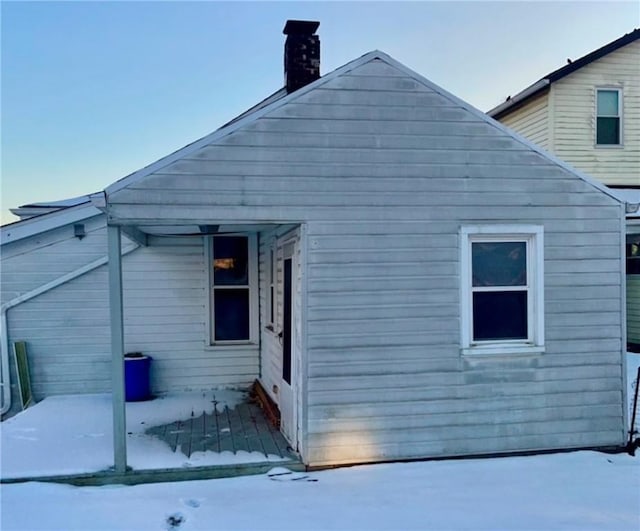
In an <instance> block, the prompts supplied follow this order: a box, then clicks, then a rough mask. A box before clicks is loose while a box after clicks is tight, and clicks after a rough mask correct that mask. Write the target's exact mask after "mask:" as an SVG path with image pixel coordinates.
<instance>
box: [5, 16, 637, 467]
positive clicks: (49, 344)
mask: <svg viewBox="0 0 640 531" xmlns="http://www.w3.org/2000/svg"><path fill="white" fill-rule="evenodd" d="M289 30H291V31H289V33H295V32H296V31H297V28H296V25H295V24H293V25H290V26H289ZM303 30H304V31H307V30H309V28H307V27H303ZM314 31H315V27H312V28H311V29H310V31H307V33H306V34H303V35H294V37H295V38H296V39H300V40H302V41H304V39H311V41H314V39H315V40H317V37H316V36H315V35H312V33H313V32H314ZM289 38H290V39H291V38H292V37H291V35H290V36H289ZM294 44H295V43H294ZM316 44H317V43H316ZM287 49H288V50H289V52H291V50H292V49H293V52H291V53H295V46H294V45H291V46H288V48H287ZM311 59H312V61H311V63H310V64H307V65H303V66H302V67H301V69H300V70H301V71H303V72H308V71H311V72H312V74H311V75H310V77H309V79H306V81H305V82H304V83H300V84H301V85H303V86H301V87H300V88H298V87H297V86H295V84H294V86H291V87H289V89H288V90H287V89H283V90H281V91H278V92H277V93H275V94H274V95H273V96H271V97H270V98H268V99H267V100H265V101H264V102H263V103H261V104H259V105H257V106H256V107H254V108H253V109H251V110H249V111H247V112H246V113H244V114H243V115H241V116H240V117H238V118H237V119H236V120H234V121H233V122H231V123H229V124H227V125H226V126H224V127H222V128H221V129H219V130H217V131H216V132H214V133H212V134H211V135H209V136H207V137H205V138H202V139H200V140H199V141H197V142H195V143H193V144H191V145H189V146H187V147H185V148H183V149H181V150H179V151H177V152H175V153H173V154H171V155H169V156H167V157H166V158H164V159H161V160H159V161H157V162H156V163H154V164H152V165H150V166H148V167H147V168H144V169H142V170H140V171H138V172H136V173H134V174H132V175H130V176H128V177H125V178H124V179H122V180H120V181H118V182H116V183H114V184H113V185H111V186H109V187H108V188H107V189H106V190H105V191H104V193H100V194H96V195H94V196H92V204H93V206H89V205H85V207H86V208H92V209H94V210H93V212H95V213H96V214H97V216H96V217H94V218H90V219H89V220H88V221H86V223H85V229H86V232H87V236H86V237H84V238H83V239H79V238H78V237H75V236H73V234H72V231H71V230H70V226H67V228H66V229H64V227H60V228H59V229H56V230H58V231H60V235H59V236H57V234H58V233H57V232H56V230H54V231H49V232H45V233H41V234H36V235H33V236H30V237H28V238H26V239H23V240H21V241H15V242H11V240H10V238H9V240H7V243H5V244H4V245H3V286H6V287H7V288H6V289H11V290H12V293H11V295H10V297H14V298H15V297H17V296H18V295H19V294H20V293H22V292H23V291H26V290H30V289H33V284H31V283H29V282H30V281H31V279H35V278H36V277H37V278H38V282H40V283H44V282H47V281H49V280H50V278H49V277H50V276H51V277H53V276H55V275H63V274H64V273H65V271H66V269H64V267H63V265H60V268H59V269H58V270H56V271H55V274H54V272H53V271H52V272H51V275H49V269H50V267H49V266H47V267H42V264H43V263H45V264H49V263H50V262H49V260H51V263H53V262H56V261H59V252H58V251H57V250H56V249H57V247H56V245H68V246H69V249H71V248H73V249H75V250H76V251H74V253H77V255H78V260H77V261H74V262H73V267H81V263H84V264H87V263H90V262H93V263H94V264H97V265H96V267H95V268H94V269H91V270H88V271H87V272H86V273H84V274H82V275H80V276H78V277H76V278H72V279H70V280H69V281H68V282H66V283H63V284H61V285H59V286H57V287H55V288H53V289H51V290H49V291H47V292H46V293H43V294H42V295H40V296H37V297H35V298H32V299H30V300H28V301H26V302H24V303H23V304H20V305H18V306H16V307H14V308H12V309H10V310H9V311H8V332H9V339H25V340H27V341H29V343H30V345H31V353H32V354H33V361H34V368H33V373H34V374H33V382H34V384H33V385H34V391H35V393H36V395H38V396H39V397H42V396H45V395H47V394H53V393H65V392H79V391H83V392H94V391H101V390H105V389H109V388H111V386H112V381H113V385H114V389H115V391H116V392H114V400H115V401H116V410H118V407H121V406H122V407H123V403H122V400H123V399H122V396H121V395H122V393H121V392H119V389H121V378H122V375H121V371H120V373H118V371H117V370H116V371H115V373H114V375H113V376H112V375H111V373H110V371H111V365H112V356H113V357H114V359H115V360H116V362H117V361H118V360H119V359H120V356H121V355H122V350H123V349H124V351H125V352H126V351H142V352H144V353H147V354H150V355H152V356H153V358H154V372H153V375H152V379H153V382H152V385H153V390H154V391H155V392H157V393H162V392H168V391H178V390H183V389H210V388H216V387H225V386H226V387H243V386H248V385H249V384H250V383H251V382H252V381H253V380H254V379H259V381H260V382H261V384H262V386H263V387H264V389H265V390H266V391H267V392H268V393H269V395H270V397H271V398H272V399H273V401H274V402H275V403H276V404H277V405H278V407H279V409H280V413H281V416H282V427H281V429H282V431H283V433H284V435H285V436H286V437H287V439H288V440H289V442H290V443H291V445H292V447H293V448H294V449H296V450H297V451H298V452H299V453H300V456H301V459H302V460H303V462H304V463H305V464H307V465H309V466H325V465H338V464H347V463H359V462H375V461H385V460H395V459H410V458H423V457H440V456H460V455H479V454H487V453H502V452H519V451H540V450H550V449H561V448H562V449H564V448H584V447H601V446H623V445H624V444H625V430H626V428H625V411H624V407H625V406H624V400H623V394H624V382H623V380H624V377H623V364H624V357H623V348H624V346H623V338H624V335H625V330H624V326H625V325H624V323H625V320H624V303H625V301H624V292H623V286H624V259H623V253H622V249H623V247H624V232H623V228H624V216H625V206H624V204H622V203H621V202H619V201H618V200H617V199H615V198H614V197H613V196H612V195H611V193H610V192H609V191H608V190H607V189H606V188H605V187H604V186H602V185H599V184H598V183H596V182H595V181H593V180H591V179H589V178H588V177H585V176H583V175H581V174H579V173H577V172H576V171H575V170H573V169H571V168H569V167H568V166H566V165H564V164H563V163H562V162H560V161H558V160H556V159H553V158H550V156H549V155H547V154H545V153H544V152H542V151H541V150H540V149H539V148H537V147H535V146H534V145H532V144H530V143H529V142H527V141H525V140H523V139H522V138H521V137H519V136H517V135H515V134H514V133H513V132H511V131H510V130H508V129H507V128H505V127H504V126H502V125H500V124H499V123H497V122H495V121H494V120H492V119H491V118H489V117H487V116H485V115H484V114H483V113H482V112H480V111H478V110H476V109H474V108H472V107H471V106H469V105H468V104H466V103H464V102H462V101H461V100H459V99H458V98H456V97H455V96H452V95H451V94H449V93H447V92H446V91H444V90H443V89H441V88H439V87H438V86H436V85H434V84H433V83H431V82H430V81H428V80H427V79H425V78H423V77H422V76H420V75H418V74H416V73H415V72H413V71H411V70H410V69H408V68H407V67H405V66H403V65H402V64H400V63H399V62H397V61H396V60H394V59H392V58H391V57H389V56H388V55H386V54H384V53H382V52H378V51H374V52H371V53H368V54H366V55H364V56H362V57H360V58H359V59H356V60H354V61H352V62H350V63H348V64H346V65H344V66H342V67H341V68H339V69H337V70H335V71H334V72H332V73H330V74H328V75H325V76H323V77H318V71H317V68H318V67H317V62H316V61H314V60H313V59H314V56H313V54H312V56H311ZM288 64H289V65H292V64H293V65H295V64H296V63H295V61H293V62H291V61H290V62H289V63H288ZM296 72H298V69H297V68H294V67H293V66H289V69H288V71H287V76H288V77H289V78H290V79H291V78H292V77H293V76H294V74H295V73H296ZM305 83H306V84H305ZM296 89H297V90H296ZM73 208H78V207H77V206H76V207H70V208H69V209H66V210H63V211H61V212H65V211H67V212H68V211H70V210H72V209H73ZM101 212H104V213H103V214H102V213H101ZM55 215H61V214H60V213H58V214H56V213H55V212H54V213H51V214H47V215H46V216H55ZM34 219H36V220H37V219H38V218H34ZM25 223H27V224H28V223H34V220H26V221H24V222H20V223H18V224H17V227H14V229H12V230H14V231H15V230H16V228H19V227H20V226H21V225H23V224H25ZM107 225H108V226H107ZM10 227H11V226H10ZM3 230H7V228H5V229H3ZM63 230H66V231H67V232H66V233H65V234H62V231H63ZM47 238H51V241H52V245H50V246H48V247H47V248H46V249H45V248H44V247H42V248H39V247H38V243H37V242H44V241H45V239H47ZM56 238H57V239H56ZM54 240H55V242H57V243H55V242H54ZM121 240H122V242H121ZM47 241H49V240H47ZM5 249H6V250H7V251H6V254H5ZM47 249H48V250H47ZM120 250H121V251H120ZM65 252H66V251H65ZM69 252H71V251H69ZM33 253H40V254H41V256H42V258H38V260H35V259H33V260H32V259H31V258H29V257H30V256H32V255H33V256H35V254H33ZM83 255H84V256H86V258H85V259H84V260H81V259H80V256H83ZM107 255H108V260H109V264H110V266H109V267H110V273H111V274H110V275H108V272H107V266H106V265H104V262H100V263H98V262H96V261H97V260H98V261H99V260H104V259H105V257H106V256H107ZM121 255H122V258H121V260H120V256H121ZM71 256H73V257H75V256H76V255H75V254H72V255H71ZM30 260H32V261H30ZM74 260H75V258H74ZM69 261H71V260H65V264H64V266H65V267H67V266H68V267H72V264H71V263H66V262H69ZM120 261H121V267H122V281H120V275H119V268H120ZM5 263H7V264H9V266H8V267H5ZM21 263H25V264H27V263H30V264H39V267H36V266H35V265H30V266H29V267H26V266H24V267H22V266H20V265H19V264H21ZM56 263H57V262H56ZM51 268H53V266H51ZM108 278H109V279H110V284H109V282H108ZM27 279H30V280H29V281H27ZM34 283H35V282H34ZM3 289H5V288H4V287H3ZM120 294H122V297H123V312H122V316H121V315H120V312H119V307H120V306H119V300H120ZM109 297H111V305H110V304H109ZM3 302H4V299H3ZM109 316H110V319H109ZM109 321H110V322H111V325H110V326H109ZM121 324H122V326H121ZM121 337H123V340H121ZM122 341H123V343H124V347H123V346H122ZM62 343H63V344H64V348H63V347H62V346H61V344H62ZM61 364H67V366H68V367H76V369H74V370H72V371H71V373H69V372H68V371H66V370H62V369H61ZM116 367H117V363H116ZM3 374H4V373H3ZM76 377H77V378H76ZM115 418H116V434H117V426H118V423H120V426H121V427H122V424H121V419H119V418H118V415H117V414H116V415H115ZM116 436H117V435H116ZM116 452H117V449H116ZM122 464H123V463H122V462H121V463H120V466H122ZM116 466H118V462H117V459H116Z"/></svg>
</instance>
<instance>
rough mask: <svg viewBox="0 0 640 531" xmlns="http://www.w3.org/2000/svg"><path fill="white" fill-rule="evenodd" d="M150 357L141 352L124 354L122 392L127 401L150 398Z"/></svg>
mask: <svg viewBox="0 0 640 531" xmlns="http://www.w3.org/2000/svg"><path fill="white" fill-rule="evenodd" d="M151 359H152V358H151V356H145V355H144V354H142V353H141V352H131V353H129V354H125V355H124V390H125V393H124V394H125V400H126V401H127V402H140V401H142V400H149V399H150V398H151V386H150V378H149V374H150V372H151Z"/></svg>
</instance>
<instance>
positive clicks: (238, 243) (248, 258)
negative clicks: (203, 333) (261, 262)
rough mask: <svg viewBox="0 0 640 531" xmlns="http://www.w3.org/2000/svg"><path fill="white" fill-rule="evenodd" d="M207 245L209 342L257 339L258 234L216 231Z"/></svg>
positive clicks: (244, 341)
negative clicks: (219, 232) (221, 233)
mask: <svg viewBox="0 0 640 531" xmlns="http://www.w3.org/2000/svg"><path fill="white" fill-rule="evenodd" d="M207 247H208V252H207V255H208V260H207V263H208V266H207V271H208V275H207V276H208V279H209V342H210V344H212V345H233V344H246V343H253V342H255V341H256V338H257V321H258V319H257V307H258V303H257V287H258V286H257V282H258V275H257V238H256V235H255V234H247V235H242V234H233V235H214V236H210V237H209V238H208V246H207Z"/></svg>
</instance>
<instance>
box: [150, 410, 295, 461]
mask: <svg viewBox="0 0 640 531" xmlns="http://www.w3.org/2000/svg"><path fill="white" fill-rule="evenodd" d="M146 433H148V434H150V435H153V436H155V437H157V438H159V439H161V440H162V441H164V442H166V443H167V444H168V445H169V446H170V447H171V449H172V450H173V451H174V452H175V451H178V450H179V451H181V452H182V453H184V454H185V455H186V456H187V457H191V454H193V453H195V452H205V451H210V452H216V453H221V452H233V453H237V452H239V451H244V452H259V453H261V454H263V455H264V456H265V457H268V456H269V455H272V456H277V457H281V458H288V459H294V460H297V459H298V456H297V455H296V454H295V453H294V452H292V451H291V448H290V447H289V444H288V443H287V441H286V440H285V438H284V436H283V435H282V434H281V433H280V431H278V430H277V429H276V428H275V427H274V426H273V425H272V424H271V423H270V422H269V421H268V420H267V419H266V417H265V415H264V413H263V411H262V410H261V409H260V408H259V407H258V406H257V405H256V404H254V403H250V402H242V403H240V404H238V405H236V406H235V407H234V408H232V409H230V408H228V407H227V406H225V407H224V408H222V407H220V405H218V407H216V409H215V410H214V411H213V412H212V413H210V414H206V413H204V412H202V413H200V412H192V414H191V417H189V418H188V419H185V420H182V421H175V422H170V423H168V424H164V425H161V426H154V427H152V428H149V429H148V430H147V431H146Z"/></svg>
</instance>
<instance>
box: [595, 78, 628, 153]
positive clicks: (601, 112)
mask: <svg viewBox="0 0 640 531" xmlns="http://www.w3.org/2000/svg"><path fill="white" fill-rule="evenodd" d="M596 145H597V146H621V145H622V90H621V89H619V88H608V87H607V88H605V87H603V88H596Z"/></svg>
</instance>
